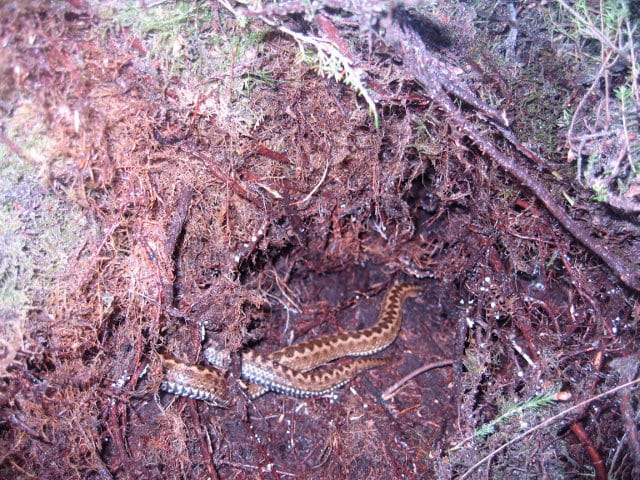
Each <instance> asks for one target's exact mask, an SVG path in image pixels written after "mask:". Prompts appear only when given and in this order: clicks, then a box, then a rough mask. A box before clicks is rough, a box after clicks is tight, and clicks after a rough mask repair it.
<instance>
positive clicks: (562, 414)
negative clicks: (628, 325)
mask: <svg viewBox="0 0 640 480" xmlns="http://www.w3.org/2000/svg"><path fill="white" fill-rule="evenodd" d="M639 383H640V378H636V379H635V380H633V381H631V382H627V383H623V384H622V385H619V386H617V387H615V388H612V389H611V390H607V391H606V392H603V393H600V394H598V395H596V396H595V397H591V398H588V399H586V400H583V401H582V402H580V403H578V404H576V405H574V406H573V407H569V408H567V409H566V410H563V411H562V412H560V413H558V414H557V415H554V416H553V417H551V418H548V419H546V420H545V421H544V422H542V423H539V424H538V425H536V426H535V427H533V428H530V429H529V430H527V431H526V432H523V433H521V434H520V435H518V436H516V437H514V438H512V439H511V440H509V441H508V442H507V443H505V444H503V445H502V446H500V447H498V448H496V449H495V450H494V451H493V452H491V453H490V454H489V455H487V456H485V457H483V458H482V459H481V460H480V461H478V462H477V463H476V464H475V465H473V466H472V467H470V468H469V470H467V471H466V472H465V473H464V474H463V475H462V476H460V477H459V478H458V480H464V479H465V478H469V476H470V475H471V473H473V472H474V471H476V470H477V469H478V468H479V467H480V466H481V465H483V464H484V463H487V462H488V461H489V460H491V459H492V458H493V457H495V456H496V455H497V454H499V453H500V452H502V451H503V450H505V449H507V448H509V447H510V446H511V445H513V444H514V443H516V442H519V441H520V440H522V439H523V438H525V437H528V436H529V435H531V434H532V433H534V432H536V431H538V430H540V429H542V428H545V427H548V426H549V425H551V424H553V423H555V422H556V421H557V420H560V419H561V418H562V417H565V416H567V415H569V414H570V413H571V412H574V411H576V410H580V409H581V408H583V407H585V406H587V405H589V404H590V403H593V402H595V401H596V400H600V399H601V398H604V397H608V396H609V395H612V394H614V393H616V392H619V391H620V390H624V389H625V388H627V387H631V386H633V385H637V384H639Z"/></svg>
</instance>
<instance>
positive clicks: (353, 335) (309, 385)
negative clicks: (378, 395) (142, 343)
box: [160, 283, 421, 406]
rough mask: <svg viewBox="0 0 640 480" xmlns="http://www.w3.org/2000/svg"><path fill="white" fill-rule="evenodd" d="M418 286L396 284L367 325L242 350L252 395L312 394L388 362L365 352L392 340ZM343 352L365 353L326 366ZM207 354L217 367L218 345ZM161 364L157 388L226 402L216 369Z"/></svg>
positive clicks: (225, 388) (170, 361) (225, 389)
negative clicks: (262, 349)
mask: <svg viewBox="0 0 640 480" xmlns="http://www.w3.org/2000/svg"><path fill="white" fill-rule="evenodd" d="M420 291H421V289H420V288H419V287H418V286H415V285H409V284H403V283H396V284H394V285H393V286H392V287H391V288H390V289H389V290H388V292H387V294H386V295H385V297H384V300H383V301H382V307H381V310H380V315H379V317H378V320H377V321H376V323H375V324H374V325H372V326H371V327H369V328H365V329H361V330H355V331H352V332H343V333H336V334H332V335H323V336H321V337H318V338H315V339H312V340H308V341H306V342H301V343H298V344H296V345H292V346H289V347H285V348H282V349H279V350H276V351H274V352H272V353H270V354H268V355H263V354H260V353H257V352H255V351H253V350H247V351H244V352H241V354H240V361H241V376H242V377H243V378H244V379H246V380H248V381H250V382H252V384H251V385H250V386H249V394H250V396H251V397H252V398H255V397H257V396H259V395H261V394H262V393H264V392H266V391H274V392H277V393H283V394H286V395H292V396H295V397H315V396H319V395H323V394H325V393H327V392H330V391H331V390H334V389H336V388H338V387H340V386H342V385H344V384H346V383H347V382H349V381H350V380H351V379H352V378H354V377H355V376H357V375H358V374H359V373H361V372H363V371H364V370H367V369H370V368H375V367H379V366H382V365H386V364H387V363H388V362H389V360H388V359H384V358H382V359H381V358H370V357H367V356H368V355H371V354H373V353H376V352H379V351H381V350H383V349H385V348H387V347H388V346H389V345H390V344H391V343H393V341H394V340H395V339H396V337H397V336H398V332H399V331H400V326H401V324H402V309H403V305H404V301H405V300H406V299H407V298H408V297H410V296H413V295H416V294H418V293H419V292H420ZM345 356H357V357H363V358H356V359H353V360H351V361H349V362H347V363H340V364H337V365H336V364H330V365H326V364H327V363H329V362H331V361H333V360H336V359H338V358H341V357H345ZM205 357H206V358H207V360H209V361H210V362H211V363H213V364H214V365H218V366H221V365H220V362H221V360H220V354H219V351H218V349H216V348H209V349H207V350H206V351H205ZM325 365H326V366H325ZM163 367H164V379H163V382H162V384H161V386H160V388H161V389H163V390H165V391H167V392H169V393H173V394H175V395H181V396H186V397H189V398H194V399H197V400H206V401H209V402H211V403H213V404H215V405H218V406H227V405H228V404H229V397H228V386H227V384H226V379H225V378H224V376H223V375H222V374H220V373H218V372H217V371H216V370H214V369H209V368H205V367H193V366H187V365H185V364H182V363H180V362H177V361H175V360H173V359H169V358H168V357H163Z"/></svg>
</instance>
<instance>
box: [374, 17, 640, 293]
mask: <svg viewBox="0 0 640 480" xmlns="http://www.w3.org/2000/svg"><path fill="white" fill-rule="evenodd" d="M386 32H387V33H386V35H385V40H386V41H387V42H389V44H390V45H391V46H392V47H394V48H395V49H396V50H397V51H398V53H399V54H400V55H401V56H402V58H403V61H404V68H405V70H407V72H408V73H409V74H410V75H411V76H413V77H414V78H415V79H417V80H418V81H419V82H420V83H421V84H422V86H423V87H424V89H425V91H426V92H427V95H428V96H429V98H431V100H432V101H433V102H434V103H435V104H436V105H438V106H439V107H440V108H441V109H442V110H443V111H444V112H445V114H446V115H448V117H449V122H450V124H451V125H452V126H453V127H455V128H457V129H458V130H459V131H460V132H461V133H462V134H464V135H466V136H467V137H468V138H469V140H470V141H471V142H472V143H474V144H475V145H476V146H477V147H478V148H479V149H480V151H481V152H482V153H483V154H485V155H487V156H488V157H489V158H490V159H491V160H492V161H493V162H495V163H496V164H497V165H499V166H500V167H502V168H503V169H504V170H506V171H507V173H509V174H510V175H512V176H514V177H515V178H516V179H517V180H518V181H519V182H520V183H521V184H522V185H524V186H525V187H527V188H528V189H529V190H531V191H532V192H533V193H534V195H535V196H536V197H537V198H538V199H539V200H540V201H541V202H542V203H543V204H544V205H545V207H546V208H547V210H548V211H549V212H550V213H551V214H552V215H553V216H554V217H555V218H556V219H557V220H558V221H559V222H560V223H561V224H562V226H563V227H564V228H565V229H566V230H567V231H568V232H569V233H570V234H571V235H573V237H574V238H575V239H576V240H578V241H579V242H580V243H582V245H584V246H585V247H586V248H588V249H589V250H591V252H593V253H594V254H595V255H597V256H598V257H599V258H600V259H601V260H602V261H603V262H604V263H606V264H607V265H608V266H609V268H610V269H611V270H613V272H614V273H615V274H616V275H617V276H618V277H619V278H620V280H622V281H623V282H624V283H625V284H626V285H627V286H629V287H631V288H633V289H634V290H638V291H640V269H638V268H637V267H634V266H633V265H632V264H631V263H630V262H627V261H625V260H624V259H622V258H621V257H619V256H617V255H616V254H614V253H613V252H611V251H610V250H609V246H608V245H604V244H603V243H601V242H600V241H598V240H597V239H596V238H594V237H592V236H591V234H590V233H589V232H588V231H587V230H586V229H585V228H584V227H582V226H581V225H579V224H578V223H577V222H575V221H574V220H573V219H572V218H571V217H570V216H569V214H567V212H565V211H564V209H563V208H562V207H561V206H560V205H559V204H558V203H557V202H556V201H555V199H554V198H553V196H552V195H551V194H550V193H549V192H548V191H547V189H546V188H545V187H544V185H543V184H542V183H541V182H539V181H538V180H536V179H535V178H533V176H532V175H531V173H530V172H529V171H528V170H527V168H526V167H524V166H521V165H519V164H518V163H517V162H516V161H515V160H514V159H512V158H510V157H508V156H507V155H505V154H504V153H502V152H501V151H500V150H498V148H496V146H495V145H494V144H493V143H491V141H489V139H488V138H486V137H485V136H484V135H483V134H482V133H481V132H480V131H479V130H478V129H477V128H475V127H474V126H473V125H472V124H471V122H469V121H468V120H467V119H466V118H465V117H464V116H463V115H462V113H461V112H460V110H459V109H458V108H457V107H456V106H455V104H454V103H453V101H452V100H451V98H449V95H448V94H447V93H446V92H445V89H446V90H447V91H453V89H452V88H451V87H450V86H443V85H442V84H441V82H443V81H445V80H449V81H450V79H442V78H441V77H440V76H438V74H437V72H438V71H439V66H440V64H441V62H439V61H438V60H437V59H436V58H435V57H434V56H433V55H432V54H431V53H429V52H428V50H427V49H426V47H425V46H424V44H423V43H422V42H421V40H420V38H419V37H418V34H417V33H416V32H414V31H413V30H411V29H406V30H403V29H402V28H400V27H399V26H397V25H395V24H393V23H392V24H390V25H389V26H388V27H387V31H386ZM456 93H457V92H456ZM465 101H467V100H465Z"/></svg>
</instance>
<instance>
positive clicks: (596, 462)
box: [569, 422, 607, 480]
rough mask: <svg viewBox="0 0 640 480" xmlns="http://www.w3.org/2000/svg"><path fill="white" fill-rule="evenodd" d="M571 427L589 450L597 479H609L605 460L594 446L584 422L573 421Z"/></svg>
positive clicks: (588, 453)
mask: <svg viewBox="0 0 640 480" xmlns="http://www.w3.org/2000/svg"><path fill="white" fill-rule="evenodd" d="M569 428H570V429H571V431H572V432H573V434H574V435H575V436H576V437H578V440H580V443H581V444H582V446H583V447H584V449H585V450H586V451H587V455H589V458H590V459H591V463H592V464H593V469H594V470H595V471H596V479H597V480H607V469H606V468H605V465H604V461H603V460H602V457H601V456H600V454H599V453H598V450H596V447H594V446H593V442H592V441H591V439H590V438H589V435H587V432H586V431H585V430H584V427H583V426H582V424H580V423H579V422H573V423H572V424H571V426H570V427H569Z"/></svg>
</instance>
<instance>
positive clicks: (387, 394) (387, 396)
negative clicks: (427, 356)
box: [382, 360, 453, 401]
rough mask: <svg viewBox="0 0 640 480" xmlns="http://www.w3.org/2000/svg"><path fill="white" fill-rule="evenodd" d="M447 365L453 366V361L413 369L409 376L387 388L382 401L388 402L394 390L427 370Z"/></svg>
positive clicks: (443, 361) (442, 361)
mask: <svg viewBox="0 0 640 480" xmlns="http://www.w3.org/2000/svg"><path fill="white" fill-rule="evenodd" d="M449 365H453V360H441V361H439V362H433V363H429V364H427V365H423V366H422V367H420V368H417V369H415V370H414V371H413V372H410V373H409V374H407V375H405V376H404V377H402V378H401V379H400V380H398V381H397V382H396V383H394V384H393V385H391V386H390V387H389V388H387V389H386V390H385V391H384V392H383V393H382V399H383V400H385V401H387V400H389V399H390V398H391V397H392V396H393V394H394V393H395V392H396V390H398V389H400V387H402V386H403V385H404V384H405V383H407V382H408V381H409V380H411V379H412V378H415V377H417V376H418V375H421V374H423V373H424V372H428V371H429V370H433V369H435V368H441V367H448V366H449Z"/></svg>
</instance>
